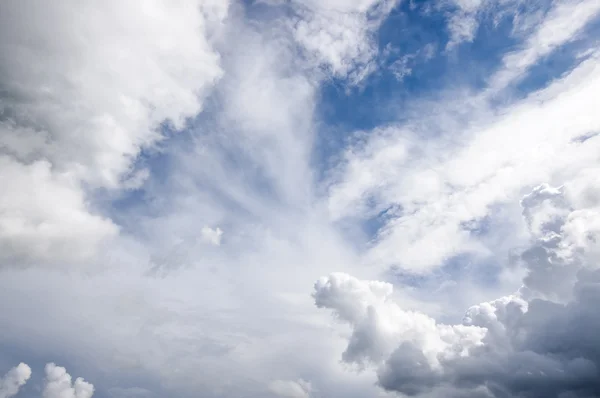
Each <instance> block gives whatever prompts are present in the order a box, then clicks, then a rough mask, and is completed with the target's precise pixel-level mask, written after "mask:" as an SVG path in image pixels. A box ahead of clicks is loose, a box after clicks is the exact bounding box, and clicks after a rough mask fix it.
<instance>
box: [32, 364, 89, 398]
mask: <svg viewBox="0 0 600 398" xmlns="http://www.w3.org/2000/svg"><path fill="white" fill-rule="evenodd" d="M44 370H45V372H46V385H45V386H44V391H43V393H42V395H43V397H44V398H91V397H92V395H94V386H93V385H92V384H90V383H88V382H86V381H85V380H83V379H82V378H81V377H78V378H77V379H75V382H73V381H72V379H71V375H70V374H68V373H67V370H66V369H65V368H63V367H61V366H56V365H55V364H54V363H49V364H47V365H46V367H45V369H44Z"/></svg>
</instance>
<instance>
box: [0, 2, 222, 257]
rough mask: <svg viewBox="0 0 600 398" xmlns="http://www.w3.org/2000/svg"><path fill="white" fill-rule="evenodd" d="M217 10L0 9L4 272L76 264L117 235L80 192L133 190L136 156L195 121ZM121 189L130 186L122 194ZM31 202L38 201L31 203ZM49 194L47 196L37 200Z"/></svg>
mask: <svg viewBox="0 0 600 398" xmlns="http://www.w3.org/2000/svg"><path fill="white" fill-rule="evenodd" d="M227 8H228V6H227V2H221V1H216V2H215V1H199V2H198V1H182V2H180V3H179V4H178V5H173V4H171V3H170V2H164V1H160V0H154V1H150V2H147V3H145V4H144V6H143V7H139V8H135V7H131V5H128V4H125V3H122V2H118V1H113V2H106V3H103V4H102V6H100V7H96V6H95V5H94V4H93V2H89V1H84V2H77V1H74V2H66V3H61V4H60V5H52V6H50V5H47V4H38V3H37V2H35V1H25V2H23V1H8V2H5V3H4V4H3V5H2V17H1V20H0V26H1V27H0V37H1V39H0V50H1V51H2V53H3V54H10V56H7V57H3V58H2V60H0V71H1V75H2V78H1V80H0V88H1V90H0V92H1V94H0V104H1V110H0V133H1V135H2V142H1V143H0V162H2V165H3V166H2V175H1V178H2V180H3V182H5V183H6V184H10V185H11V189H10V190H9V191H7V192H5V194H4V195H3V199H2V202H0V213H1V214H2V216H0V223H2V224H3V226H4V228H2V233H1V234H0V245H1V247H2V252H3V257H5V258H8V260H10V261H8V262H9V263H11V264H12V265H16V264H21V263H26V264H27V263H39V262H45V261H52V262H56V263H60V262H63V261H66V262H76V261H80V260H81V259H82V258H83V257H89V256H90V255H91V254H93V253H94V250H96V249H97V247H98V245H99V243H100V242H102V241H104V240H106V239H109V238H112V237H114V236H115V235H116V234H117V227H116V226H115V225H114V223H113V222H111V221H110V220H108V219H106V218H103V217H102V216H101V215H99V214H97V211H95V210H94V206H93V203H90V200H89V199H90V198H89V197H88V196H87V194H88V191H89V190H90V189H95V188H107V189H112V190H114V189H120V188H123V187H125V188H127V187H132V186H139V185H140V183H141V180H140V178H141V179H143V178H144V173H143V172H142V173H141V174H140V172H139V171H136V170H134V169H135V165H134V162H135V160H136V158H137V156H138V155H139V154H140V151H141V150H142V148H148V147H150V146H152V145H155V144H157V143H158V142H159V141H161V139H162V132H161V123H163V122H164V121H169V123H171V125H172V127H173V128H175V129H181V128H183V127H184V126H185V122H186V118H189V117H193V116H195V115H196V114H197V113H198V112H200V111H201V110H202V102H203V99H204V97H206V95H207V94H208V93H209V91H210V90H211V88H212V87H213V85H214V84H215V82H216V81H217V80H218V79H219V78H220V77H221V75H222V70H221V68H220V66H219V56H218V55H217V54H216V53H215V52H214V51H213V49H212V44H211V41H210V40H211V39H210V38H211V37H212V36H214V35H216V33H217V32H218V30H219V29H220V28H219V26H220V23H221V21H222V20H223V19H224V18H225V17H226V15H227ZM132 184H133V185H132ZM40 190H41V191H43V192H44V193H43V195H44V196H47V197H48V198H49V199H48V200H42V199H41V195H42V194H41V192H40ZM48 195H49V196H48Z"/></svg>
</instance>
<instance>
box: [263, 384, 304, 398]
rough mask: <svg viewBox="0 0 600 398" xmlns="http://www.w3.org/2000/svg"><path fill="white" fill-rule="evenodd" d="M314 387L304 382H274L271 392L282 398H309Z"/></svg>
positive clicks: (270, 388) (270, 386)
mask: <svg viewBox="0 0 600 398" xmlns="http://www.w3.org/2000/svg"><path fill="white" fill-rule="evenodd" d="M311 390H312V387H311V385H310V383H309V382H307V381H304V380H298V381H294V380H274V381H272V382H271V383H270V384H269V391H271V392H272V393H273V394H275V395H277V396H278V397H282V398H309V397H310V392H311Z"/></svg>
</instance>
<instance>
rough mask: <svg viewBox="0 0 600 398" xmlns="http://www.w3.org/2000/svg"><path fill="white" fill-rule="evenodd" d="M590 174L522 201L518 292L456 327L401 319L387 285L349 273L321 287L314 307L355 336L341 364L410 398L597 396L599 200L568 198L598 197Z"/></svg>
mask: <svg viewBox="0 0 600 398" xmlns="http://www.w3.org/2000/svg"><path fill="white" fill-rule="evenodd" d="M591 175H592V173H589V172H587V173H586V172H583V173H582V174H580V175H579V176H578V177H577V178H576V179H574V180H573V181H571V182H569V183H567V184H565V186H564V187H560V188H555V187H551V186H549V185H548V184H545V185H542V186H539V187H536V188H535V189H533V191H532V192H531V193H530V194H528V195H526V196H525V197H524V198H523V200H522V201H521V205H522V208H523V216H524V218H525V220H526V223H527V225H528V228H529V231H530V234H531V239H532V244H531V246H530V247H529V248H527V249H526V250H525V251H524V252H523V253H522V255H521V259H522V261H523V263H524V265H525V266H526V269H527V270H528V273H527V276H526V277H525V278H524V280H523V286H522V288H521V289H520V290H519V291H518V292H516V293H515V294H513V295H510V296H506V297H502V298H499V299H497V300H494V301H491V302H486V303H482V304H479V305H476V306H473V307H471V308H470V309H468V311H467V312H466V314H465V317H464V319H463V322H462V323H461V324H458V325H442V324H438V323H436V322H435V320H433V319H432V318H430V317H428V316H426V315H424V314H420V313H417V312H410V311H404V310H402V309H401V308H400V307H399V306H398V305H397V304H395V303H394V302H393V301H391V299H390V295H391V293H392V286H391V285H390V284H388V283H384V282H377V281H363V280H359V279H356V278H354V277H351V276H349V275H346V274H332V275H330V276H329V277H327V278H323V279H321V280H319V281H318V282H317V283H316V284H315V293H314V298H315V303H316V305H317V306H318V307H323V308H328V309H331V310H333V311H334V313H335V314H336V315H337V316H338V317H339V318H340V319H341V320H343V321H345V322H346V323H348V324H349V325H350V326H351V328H352V335H351V337H350V338H349V342H348V347H347V349H346V351H345V352H344V353H343V356H342V358H343V360H344V361H346V362H349V363H356V364H359V365H360V366H364V365H365V363H367V364H368V365H369V366H373V367H375V368H376V369H377V374H378V380H379V384H380V385H381V387H383V388H384V389H386V390H390V391H397V392H400V393H403V394H406V395H408V396H460V397H506V396H520V397H532V398H533V397H542V396H543V397H592V396H597V395H598V394H599V393H600V382H599V380H600V377H599V376H600V350H599V347H600V337H599V336H598V334H597V333H596V331H597V330H598V328H599V327H600V317H599V316H598V312H597V311H596V308H597V306H598V305H599V304H600V295H599V294H598V292H600V261H599V260H600V257H598V251H597V249H598V242H600V240H598V239H597V237H598V233H599V230H598V222H597V217H598V216H599V215H600V201H598V200H597V199H595V200H593V201H590V200H588V201H580V200H578V199H575V198H576V197H578V195H577V194H575V195H573V192H580V190H581V189H582V186H584V185H587V186H588V189H590V190H593V191H597V186H596V185H595V184H594V179H595V177H594V178H590V177H591ZM566 192H572V193H571V194H567V193H566ZM573 196H574V197H573ZM589 197H593V198H596V196H595V194H590V196H589ZM582 202H583V203H582ZM575 220H577V221H575ZM573 224H576V225H577V227H574V226H572V225H573Z"/></svg>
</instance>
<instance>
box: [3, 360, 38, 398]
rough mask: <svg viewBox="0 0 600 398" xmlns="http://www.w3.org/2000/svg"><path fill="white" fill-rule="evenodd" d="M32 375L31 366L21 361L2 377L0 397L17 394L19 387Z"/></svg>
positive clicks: (4, 397)
mask: <svg viewBox="0 0 600 398" xmlns="http://www.w3.org/2000/svg"><path fill="white" fill-rule="evenodd" d="M30 377H31V368H30V367H29V366H27V364H24V363H22V362H21V363H20V364H19V365H17V366H15V367H14V368H12V369H11V370H9V371H8V373H6V374H5V375H4V376H3V377H1V378H0V398H10V397H14V396H15V395H17V393H18V392H19V389H20V388H21V387H22V386H24V385H25V383H27V380H29V378H30Z"/></svg>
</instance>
